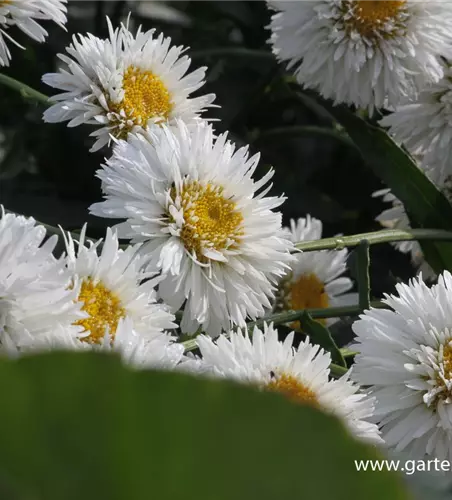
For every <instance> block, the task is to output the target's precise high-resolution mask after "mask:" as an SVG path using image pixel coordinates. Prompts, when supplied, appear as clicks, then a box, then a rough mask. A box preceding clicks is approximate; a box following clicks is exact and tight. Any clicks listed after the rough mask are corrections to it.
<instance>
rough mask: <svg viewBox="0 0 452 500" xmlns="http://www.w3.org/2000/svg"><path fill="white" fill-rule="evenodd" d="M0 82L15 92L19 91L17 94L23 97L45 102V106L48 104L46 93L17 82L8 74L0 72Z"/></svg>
mask: <svg viewBox="0 0 452 500" xmlns="http://www.w3.org/2000/svg"><path fill="white" fill-rule="evenodd" d="M0 84H1V85H4V86H5V87H9V88H10V89H13V90H15V91H16V92H19V94H20V95H21V96H22V97H23V98H24V99H31V100H33V101H36V102H40V103H42V104H46V105H47V106H49V105H50V103H49V98H48V97H47V96H46V95H44V94H42V93H41V92H38V91H37V90H35V89H32V88H31V87H29V86H28V85H25V83H22V82H19V81H18V80H15V79H14V78H11V77H10V76H7V75H4V74H3V73H0Z"/></svg>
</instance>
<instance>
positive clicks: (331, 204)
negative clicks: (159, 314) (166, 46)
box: [0, 0, 413, 298]
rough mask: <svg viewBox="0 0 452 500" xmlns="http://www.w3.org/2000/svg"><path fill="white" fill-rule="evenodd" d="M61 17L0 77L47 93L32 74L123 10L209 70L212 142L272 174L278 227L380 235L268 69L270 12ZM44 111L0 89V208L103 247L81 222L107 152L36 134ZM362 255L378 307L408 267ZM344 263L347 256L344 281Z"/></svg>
mask: <svg viewBox="0 0 452 500" xmlns="http://www.w3.org/2000/svg"><path fill="white" fill-rule="evenodd" d="M68 7H69V20H68V24H67V32H64V31H63V30H61V29H59V28H58V27H57V26H54V25H53V24H51V23H47V25H46V29H48V31H49V33H50V36H49V39H48V43H45V44H37V43H34V42H32V41H30V39H28V38H27V37H25V36H21V34H20V32H19V31H17V32H15V33H14V36H15V37H17V40H18V41H19V42H20V43H21V44H22V45H24V46H25V47H26V49H27V50H25V51H22V50H20V49H19V48H17V47H14V46H12V48H11V51H12V63H11V67H10V68H7V69H4V70H3V71H4V73H5V74H7V75H9V76H11V77H13V78H16V79H18V80H21V81H23V82H24V83H26V84H28V85H30V86H31V87H33V88H35V89H37V90H39V91H41V92H43V93H45V94H46V95H51V94H52V93H53V89H51V88H49V87H47V86H45V85H44V84H43V83H42V82H41V76H42V75H43V74H44V73H47V72H52V71H54V70H55V69H56V67H57V64H58V59H57V57H56V54H57V53H59V52H63V50H64V48H65V46H67V45H68V44H69V43H70V40H71V37H72V36H73V34H74V33H86V32H91V33H94V34H95V35H98V36H100V37H105V36H106V35H107V25H106V22H105V16H106V15H108V16H110V17H111V19H112V21H113V24H114V25H117V24H118V23H119V22H121V21H125V20H126V18H127V15H128V13H129V12H131V17H130V27H131V29H132V30H134V29H136V28H137V27H138V25H139V24H142V25H143V28H145V29H149V28H156V30H157V31H158V32H160V31H163V32H164V33H165V35H166V36H170V37H171V38H172V40H173V43H175V44H177V45H184V46H187V47H190V50H189V52H188V54H189V55H190V56H191V57H192V67H197V66H201V65H202V66H207V67H208V71H207V82H206V85H205V87H203V88H202V89H201V92H203V93H204V92H214V93H215V94H216V95H217V101H216V102H217V104H218V105H220V106H221V107H220V108H213V109H211V110H209V113H208V115H207V116H208V117H210V118H215V119H217V120H218V121H217V122H215V127H216V130H217V131H218V132H223V131H226V130H229V131H230V136H231V138H232V139H233V140H234V141H236V143H237V144H239V145H243V144H250V148H251V151H252V152H253V153H254V152H257V151H260V153H261V155H262V156H261V164H260V168H261V173H262V172H264V171H266V169H268V168H269V166H270V165H272V166H273V167H274V169H275V170H276V173H275V176H274V187H273V192H274V193H281V192H284V193H285V195H286V196H287V198H288V199H287V201H286V203H285V204H284V206H283V213H284V219H285V222H286V223H287V222H288V220H289V219H290V218H292V217H294V218H296V217H301V216H305V215H306V214H307V213H310V214H311V215H312V216H314V217H317V218H319V219H321V220H322V221H323V223H324V236H333V235H335V234H338V233H343V234H354V233H359V232H364V231H370V230H377V229H379V225H378V224H377V223H376V222H375V221H374V219H375V216H376V215H377V214H378V213H379V212H380V211H381V210H382V209H384V208H385V207H386V205H385V204H383V203H382V202H381V201H380V200H379V199H375V198H372V196H371V195H372V192H373V191H375V190H377V189H380V188H382V187H384V186H383V185H382V184H381V182H380V181H379V180H378V179H377V178H376V177H375V176H374V175H373V174H372V172H371V171H370V169H368V168H367V167H366V165H365V164H364V161H363V159H362V158H361V156H360V154H359V153H358V152H357V150H356V149H355V148H354V147H353V145H352V144H351V143H350V141H348V140H347V139H346V138H345V137H344V136H343V135H341V133H340V131H337V130H336V129H334V125H333V124H332V121H331V119H330V117H329V116H328V115H327V114H325V112H324V111H322V109H319V108H318V106H316V105H315V103H314V102H313V101H312V100H310V99H309V98H308V97H307V96H306V95H303V94H302V93H300V89H299V88H298V87H297V86H296V85H295V83H294V82H293V79H292V78H291V77H290V75H289V74H288V73H286V72H285V71H284V68H283V67H282V66H281V65H278V64H277V62H276V60H275V58H274V57H273V56H272V54H271V50H270V46H269V44H268V37H269V30H268V29H267V28H266V27H267V26H268V24H269V20H270V15H271V13H270V12H269V11H268V9H267V6H266V4H265V2H261V1H249V2H247V1H241V2H230V1H226V2H222V1H202V2H200V1H193V2H190V1H177V2H168V3H160V2H159V3H157V2H153V1H147V2H139V1H136V2H125V1H100V2H92V1H72V0H69V4H68ZM42 111H43V106H42V104H36V103H34V102H32V101H29V100H24V99H23V98H22V97H21V96H20V95H19V94H17V93H15V92H14V91H13V90H11V89H9V88H3V87H2V88H1V89H0V140H1V143H0V203H2V204H3V205H4V206H5V207H6V208H7V209H10V210H13V211H15V212H18V213H22V214H25V215H33V216H34V217H35V218H36V219H38V220H40V221H42V222H45V223H48V224H51V225H57V224H61V225H62V226H63V227H65V228H66V229H68V230H77V229H79V228H80V227H81V226H82V225H83V223H84V222H85V221H88V223H89V231H88V233H89V235H90V236H92V237H101V236H102V235H103V233H104V229H105V226H106V224H107V223H108V221H107V220H103V219H97V218H95V217H92V216H89V215H88V211H87V208H88V206H89V205H90V204H91V203H93V202H95V201H99V199H100V196H101V195H100V183H99V181H98V179H96V178H95V176H94V172H95V171H96V169H97V168H99V165H100V164H101V163H102V161H103V160H104V158H105V157H107V156H109V151H108V150H107V149H105V150H102V151H100V152H98V153H96V154H93V153H89V151H88V150H89V147H90V146H91V145H92V140H91V138H89V137H88V135H89V133H90V132H91V131H92V129H91V127H88V126H82V127H77V128H73V129H68V128H67V127H66V124H64V123H63V124H56V125H50V124H44V123H43V122H42V120H41V116H42ZM110 222H111V221H110ZM371 257H372V260H371V262H372V266H371V286H372V295H373V296H374V297H376V298H378V297H380V296H381V295H382V293H383V292H391V291H393V289H394V285H395V283H396V282H397V281H398V280H406V279H407V278H408V277H410V276H411V275H412V274H413V270H412V268H411V265H410V263H409V259H408V257H407V256H405V255H402V254H400V253H399V252H397V251H395V250H394V249H393V248H392V247H391V246H390V245H383V246H381V245H379V246H376V247H373V248H372V255H371ZM353 260H354V255H353V252H352V254H351V257H350V263H351V265H350V272H351V275H352V277H353V275H354V266H353Z"/></svg>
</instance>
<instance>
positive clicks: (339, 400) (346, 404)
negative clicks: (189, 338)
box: [185, 325, 381, 444]
mask: <svg viewBox="0 0 452 500" xmlns="http://www.w3.org/2000/svg"><path fill="white" fill-rule="evenodd" d="M293 338H294V333H293V332H292V333H290V334H289V335H288V336H287V337H286V339H285V340H284V342H280V341H279V340H278V332H277V330H276V329H275V328H273V325H269V326H267V325H264V331H261V330H259V329H258V328H257V327H255V328H254V331H253V335H252V339H251V338H250V337H249V336H248V335H247V334H246V333H242V331H241V330H238V331H237V332H230V336H229V339H228V338H226V336H224V335H221V336H220V337H219V338H218V339H217V340H216V341H213V340H212V339H211V338H210V337H207V336H205V335H199V336H198V337H197V338H196V340H197V343H198V346H199V349H200V351H201V355H202V360H201V361H200V362H199V361H198V362H197V361H194V362H193V363H198V366H196V365H195V366H196V368H198V370H199V372H200V373H203V374H207V375H211V376H214V377H220V378H226V379H232V380H236V381H238V382H242V383H246V384H250V385H253V386H256V387H258V388H260V389H262V390H269V391H276V392H280V393H281V394H283V395H285V396H286V397H288V398H289V399H290V400H292V401H295V402H299V403H302V404H308V405H312V406H315V407H317V408H320V409H322V410H324V411H325V412H328V413H332V414H333V415H336V416H337V417H339V418H340V419H341V420H342V421H343V423H344V424H345V425H346V426H347V427H348V428H349V429H350V431H351V432H352V433H353V434H354V435H355V436H357V437H359V438H361V439H364V440H367V441H370V442H372V443H375V444H377V443H380V442H381V440H380V438H379V435H378V434H379V433H378V428H377V426H376V425H375V424H372V423H369V422H368V421H367V419H368V418H369V417H371V416H372V413H373V400H372V399H371V398H368V397H367V396H366V395H364V394H362V393H360V392H358V391H359V386H357V385H355V384H353V383H351V382H350V381H349V373H347V374H346V375H344V376H343V377H341V378H340V379H338V380H329V375H330V370H329V365H330V363H331V357H330V354H329V353H327V352H325V351H324V350H323V349H321V348H320V347H319V346H318V345H312V344H310V343H309V338H306V340H304V341H303V342H301V343H300V345H299V346H298V348H295V347H293V345H292V344H293ZM188 363H190V361H188V362H187V363H185V364H186V365H187V364H188Z"/></svg>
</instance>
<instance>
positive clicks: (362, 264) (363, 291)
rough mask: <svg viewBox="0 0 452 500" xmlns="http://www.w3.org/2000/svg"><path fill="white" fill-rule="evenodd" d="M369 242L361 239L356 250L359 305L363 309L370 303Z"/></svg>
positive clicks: (367, 307)
mask: <svg viewBox="0 0 452 500" xmlns="http://www.w3.org/2000/svg"><path fill="white" fill-rule="evenodd" d="M369 265H370V258H369V242H368V241H367V240H362V241H361V243H360V244H359V246H358V252H357V270H358V276H357V278H358V279H357V281H358V294H359V307H361V309H362V310H363V311H364V310H365V309H369V305H370V277H369Z"/></svg>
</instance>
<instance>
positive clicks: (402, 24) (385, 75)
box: [268, 0, 452, 109]
mask: <svg viewBox="0 0 452 500" xmlns="http://www.w3.org/2000/svg"><path fill="white" fill-rule="evenodd" d="M268 3H269V5H270V6H271V7H272V8H274V9H275V10H276V11H277V13H276V14H274V15H273V17H272V21H271V25H270V27H271V30H272V36H271V43H272V46H273V51H274V53H275V54H276V56H277V57H278V58H279V59H280V60H283V61H286V62H287V63H288V67H289V68H294V69H295V75H296V77H297V80H298V81H299V83H300V84H302V85H304V86H305V87H307V88H312V89H315V90H317V91H319V92H320V93H321V94H322V95H323V96H324V97H326V98H331V99H333V100H334V101H335V102H336V103H341V102H344V103H347V104H354V105H356V106H358V107H360V108H369V109H372V108H374V107H382V106H396V105H398V104H400V102H401V100H403V99H405V98H407V97H413V96H416V94H417V93H418V92H419V91H420V90H422V89H423V88H424V87H425V85H427V84H430V83H433V82H436V81H438V80H439V79H440V78H441V77H442V75H443V68H442V65H441V63H440V61H439V59H438V57H437V56H438V55H440V54H443V53H445V52H446V50H447V49H448V46H449V45H450V43H451V41H452V31H451V30H450V23H451V15H452V5H451V4H450V3H447V2H446V3H445V2H419V1H417V0H407V1H397V2H393V1H380V0H377V1H369V0H365V1H355V0H350V1H346V0H320V1H315V2H293V1H279V0H270V1H269V2H268Z"/></svg>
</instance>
